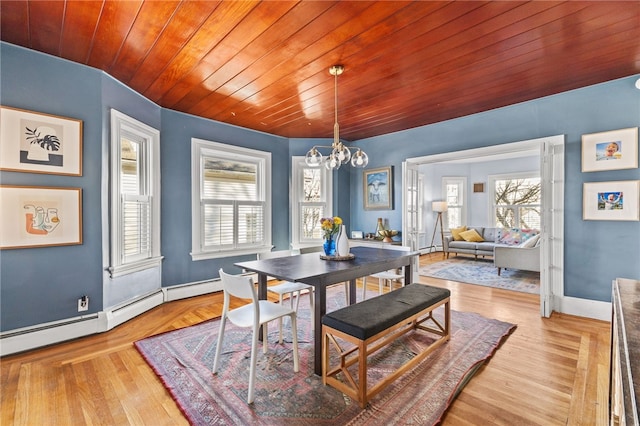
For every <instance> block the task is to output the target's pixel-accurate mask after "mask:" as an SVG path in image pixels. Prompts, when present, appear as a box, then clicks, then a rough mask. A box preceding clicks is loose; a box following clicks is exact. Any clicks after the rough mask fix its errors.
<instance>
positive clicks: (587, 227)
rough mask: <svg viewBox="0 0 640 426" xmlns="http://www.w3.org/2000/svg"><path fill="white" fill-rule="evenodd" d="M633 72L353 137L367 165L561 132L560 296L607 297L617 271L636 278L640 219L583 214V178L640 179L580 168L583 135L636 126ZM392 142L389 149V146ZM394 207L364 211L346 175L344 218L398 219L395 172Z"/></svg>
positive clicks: (634, 173)
mask: <svg viewBox="0 0 640 426" xmlns="http://www.w3.org/2000/svg"><path fill="white" fill-rule="evenodd" d="M638 77H640V75H636V76H633V77H628V78H623V79H619V80H615V81H611V82H607V83H604V84H599V85H594V86H590V87H586V88H582V89H578V90H574V91H570V92H566V93H562V94H558V95H554V96H549V97H546V98H541V99H537V100H533V101H530V102H525V103H522V104H517V105H512V106H509V107H505V108H500V109H496V110H492V111H486V112H483V113H480V114H474V115H472V116H468V117H462V118H459V119H455V120H449V121H445V122H441V123H436V124H433V125H429V126H424V127H420V128H416V129H411V130H407V131H403V132H398V133H393V134H389V135H382V136H379V137H374V138H369V139H365V140H361V141H358V144H360V145H361V146H362V147H363V148H364V149H365V150H366V151H367V154H369V159H370V163H369V167H371V168H375V167H382V166H387V165H392V166H394V167H395V170H396V171H399V170H400V167H401V164H402V161H404V160H406V159H407V158H412V157H421V156H426V155H432V154H440V153H445V152H454V151H460V150H465V149H471V148H479V147H484V146H490V145H496V144H502V143H509V142H517V141H522V140H529V139H535V138H540V137H544V136H552V135H558V134H564V135H566V136H565V139H566V140H565V144H566V145H565V216H564V220H565V265H564V270H565V295H566V296H571V297H578V298H585V299H592V300H599V301H609V300H610V293H611V281H612V280H613V279H615V278H616V277H625V278H632V279H640V262H638V256H639V255H638V253H640V222H613V221H583V220H582V185H583V183H584V182H602V181H614V180H637V179H640V169H637V168H636V169H627V170H616V171H607V172H595V173H593V172H592V173H582V171H581V161H582V159H581V152H582V143H581V137H582V135H583V134H587V133H596V132H603V131H608V130H615V129H622V128H627V127H637V126H639V125H640V91H639V90H638V89H636V88H635V87H634V84H635V81H636V80H637V79H638ZM390 147H393V149H390ZM395 178H396V182H395V185H394V187H395V190H396V191H395V194H394V197H395V206H396V208H395V209H394V210H392V211H386V212H367V211H363V210H362V209H361V207H360V206H362V196H361V189H360V187H361V185H362V172H361V171H353V172H352V179H351V191H352V193H351V194H352V195H351V200H352V202H351V221H352V223H353V226H355V227H356V228H357V229H360V228H361V229H369V228H370V227H371V224H373V223H375V220H376V217H379V216H383V217H388V218H389V221H390V222H391V223H401V220H402V209H401V208H400V207H399V206H400V204H399V203H400V202H401V199H402V198H401V194H400V192H399V190H400V187H399V185H398V179H399V178H400V176H399V174H398V172H396V176H395Z"/></svg>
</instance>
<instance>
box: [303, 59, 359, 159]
mask: <svg viewBox="0 0 640 426" xmlns="http://www.w3.org/2000/svg"><path fill="white" fill-rule="evenodd" d="M343 72H344V66H342V65H333V66H332V67H331V68H329V74H331V75H333V76H334V77H335V84H334V101H335V103H334V111H335V123H334V125H333V143H332V144H331V146H322V145H315V146H314V147H313V148H311V149H310V150H309V152H307V155H306V156H305V158H304V161H305V162H306V163H307V165H308V166H309V167H319V166H320V165H321V164H323V163H324V166H325V167H326V169H327V170H338V169H339V168H340V166H341V165H342V164H347V163H348V162H349V160H351V166H353V167H359V168H363V167H366V165H367V164H369V157H368V156H367V154H366V153H365V152H364V151H363V150H361V149H360V148H357V151H356V153H355V154H353V155H351V150H350V149H349V147H348V146H346V145H345V144H343V143H342V141H340V126H338V76H339V75H340V74H342V73H343ZM318 148H331V153H330V154H329V156H328V157H326V158H324V157H323V156H322V154H321V153H320V151H318Z"/></svg>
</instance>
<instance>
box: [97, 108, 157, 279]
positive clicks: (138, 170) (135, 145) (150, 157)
mask: <svg viewBox="0 0 640 426" xmlns="http://www.w3.org/2000/svg"><path fill="white" fill-rule="evenodd" d="M110 179H111V218H112V222H111V260H110V266H109V272H110V273H111V276H112V277H117V276H120V275H125V274H129V273H132V272H136V271H141V270H143V269H147V268H152V267H156V266H159V265H160V261H161V260H162V258H161V256H160V132H159V131H158V130H156V129H154V128H151V127H149V126H147V125H146V124H144V123H141V122H139V121H137V120H135V119H133V118H131V117H128V116H127V115H125V114H122V113H121V112H119V111H116V110H113V109H112V110H111V177H110Z"/></svg>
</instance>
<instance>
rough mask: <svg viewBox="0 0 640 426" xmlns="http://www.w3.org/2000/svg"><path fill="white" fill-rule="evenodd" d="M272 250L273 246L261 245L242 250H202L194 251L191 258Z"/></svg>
mask: <svg viewBox="0 0 640 426" xmlns="http://www.w3.org/2000/svg"><path fill="white" fill-rule="evenodd" d="M264 251H271V246H259V247H251V248H247V249H242V250H225V251H200V252H192V253H190V254H191V260H192V261H198V260H207V259H220V258H223V257H236V256H246V255H249V254H256V253H259V252H264Z"/></svg>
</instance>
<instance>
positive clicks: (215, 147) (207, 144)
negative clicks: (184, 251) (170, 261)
mask: <svg viewBox="0 0 640 426" xmlns="http://www.w3.org/2000/svg"><path fill="white" fill-rule="evenodd" d="M205 154H206V155H207V156H211V155H212V154H213V155H214V156H218V157H220V158H226V159H230V160H241V161H249V162H253V163H256V164H257V165H258V175H259V176H258V192H259V194H260V195H261V198H262V200H263V201H261V202H264V206H265V207H264V242H263V244H262V245H259V246H256V245H252V246H250V247H245V248H242V247H240V248H232V249H229V248H228V247H223V248H220V249H216V250H212V249H206V248H205V247H204V246H203V243H204V235H203V230H202V226H201V224H202V214H203V211H202V203H201V201H202V200H201V193H202V188H201V183H202V180H201V177H202V176H201V167H200V164H201V160H202V157H203V155H205ZM191 182H192V184H191V253H190V255H191V259H192V260H193V261H197V260H205V259H218V258H223V257H232V256H242V255H247V254H256V253H258V252H262V251H269V250H271V245H272V244H271V227H272V224H271V216H272V212H271V208H272V207H271V153H270V152H266V151H259V150H256V149H251V148H243V147H239V146H235V145H228V144H224V143H220V142H213V141H207V140H204V139H198V138H191ZM243 203H245V204H247V203H251V202H243ZM235 219H237V218H234V220H235Z"/></svg>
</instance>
